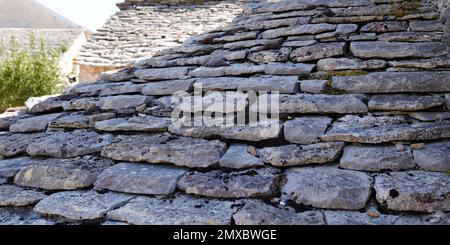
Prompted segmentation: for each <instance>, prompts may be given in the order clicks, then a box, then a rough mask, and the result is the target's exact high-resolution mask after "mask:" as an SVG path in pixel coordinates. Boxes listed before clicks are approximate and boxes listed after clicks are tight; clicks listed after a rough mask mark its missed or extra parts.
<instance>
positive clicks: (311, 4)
mask: <svg viewBox="0 0 450 245" xmlns="http://www.w3.org/2000/svg"><path fill="white" fill-rule="evenodd" d="M367 5H373V0H308V1H281V2H272V3H270V4H267V3H253V4H249V5H247V6H246V7H244V13H246V14H256V13H267V12H269V13H276V12H285V11H293V10H307V9H314V8H317V7H330V8H340V7H358V6H367Z"/></svg>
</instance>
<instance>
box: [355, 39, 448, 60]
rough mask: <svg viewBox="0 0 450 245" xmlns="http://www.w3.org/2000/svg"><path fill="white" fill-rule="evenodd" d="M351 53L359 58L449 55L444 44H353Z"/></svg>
mask: <svg viewBox="0 0 450 245" xmlns="http://www.w3.org/2000/svg"><path fill="white" fill-rule="evenodd" d="M350 51H351V52H352V53H353V55H355V56H356V57H359V58H381V59H395V58H432V57H438V56H443V55H446V54H447V45H446V44H445V43H443V42H424V43H406V42H352V43H351V45H350Z"/></svg>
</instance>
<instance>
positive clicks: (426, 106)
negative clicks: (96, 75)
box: [0, 0, 450, 225]
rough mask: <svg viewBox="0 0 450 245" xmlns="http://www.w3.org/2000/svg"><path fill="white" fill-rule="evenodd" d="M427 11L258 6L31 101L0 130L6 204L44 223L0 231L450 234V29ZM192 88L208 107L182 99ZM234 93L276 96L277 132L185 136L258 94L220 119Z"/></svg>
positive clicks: (259, 128)
mask: <svg viewBox="0 0 450 245" xmlns="http://www.w3.org/2000/svg"><path fill="white" fill-rule="evenodd" d="M434 3H436V2H434V1H431V2H428V1H426V2H424V3H422V4H420V5H419V4H416V5H414V7H413V8H411V5H404V3H402V1H395V2H393V1H391V0H389V1H385V0H339V1H338V0H336V1H334V0H327V1H325V0H297V1H294V0H291V1H285V2H279V3H264V4H252V5H250V6H249V7H248V8H247V9H246V11H245V12H246V15H245V16H243V17H240V18H237V19H235V20H234V22H233V24H231V25H228V26H226V27H222V28H219V29H217V30H215V31H212V32H208V33H204V34H201V35H197V36H194V37H192V38H190V39H189V40H188V41H186V42H185V44H183V45H181V46H178V47H174V48H171V49H166V50H163V51H161V52H159V53H157V55H156V56H155V57H153V58H150V59H146V60H143V61H141V62H139V63H136V64H135V65H134V66H133V67H131V68H129V69H125V70H123V71H120V72H118V73H113V74H105V75H104V76H103V78H102V79H101V80H99V81H97V82H95V83H88V84H80V85H78V86H75V87H72V88H71V89H68V90H67V91H66V92H65V93H64V94H63V95H60V96H53V97H47V98H39V99H31V100H30V101H28V103H27V108H28V109H26V110H25V111H24V110H22V111H15V112H9V113H8V114H4V115H2V116H1V117H0V118H1V119H0V128H1V129H2V130H3V132H2V133H1V135H0V155H1V156H2V157H4V159H3V160H1V161H0V176H1V177H2V180H3V181H4V182H5V183H6V184H4V185H1V186H0V205H1V206H8V207H13V206H28V207H33V211H31V209H29V214H28V216H25V215H24V214H15V213H12V211H11V210H10V209H0V210H2V211H1V212H3V213H4V214H3V216H5V217H7V218H5V219H3V220H7V221H10V222H13V223H14V222H15V223H17V221H16V220H17V216H19V217H23V218H22V219H21V221H20V222H22V223H53V222H61V220H58V219H56V220H54V219H48V218H43V216H40V215H42V214H43V215H57V216H62V217H64V218H66V219H69V220H72V221H76V222H88V221H89V222H98V223H103V222H108V223H109V222H113V223H114V222H126V223H129V224H238V225H240V224H448V223H449V213H448V212H449V211H450V199H449V198H450V196H449V195H448V193H450V189H449V188H450V175H449V173H448V171H449V170H450V165H449V163H450V161H449V158H450V153H449V152H450V151H449V149H450V141H449V139H450V94H449V93H450V60H449V56H448V44H447V43H445V42H442V38H443V36H444V35H443V30H445V29H446V28H448V27H447V26H444V23H445V22H440V21H439V16H440V15H441V12H440V10H439V9H438V8H437V7H436V6H435V5H434ZM350 7H351V8H350ZM195 84H196V85H200V84H201V85H202V89H203V91H204V95H205V97H204V99H203V101H201V102H203V103H202V104H203V107H198V106H196V107H194V108H192V107H191V106H189V105H190V104H186V103H180V104H179V103H176V101H172V100H171V94H173V93H175V92H177V94H178V95H179V94H180V91H184V92H185V93H189V94H188V95H187V94H184V97H183V98H185V99H186V98H191V96H194V94H193V85H195ZM236 90H238V91H257V92H258V91H259V92H261V91H269V92H272V93H273V94H275V92H279V93H280V95H279V112H280V117H279V119H277V118H276V117H274V118H271V119H265V120H262V121H261V122H262V123H260V124H257V125H256V126H255V125H252V124H250V123H249V124H246V123H244V124H240V125H236V126H233V127H229V126H227V125H211V124H204V125H202V126H190V125H187V124H180V122H185V121H186V120H187V118H188V115H191V114H193V113H194V112H196V113H198V112H206V113H207V114H208V113H209V114H210V113H213V114H215V115H216V116H217V115H223V114H225V115H227V116H228V118H232V119H234V117H236V116H239V115H241V114H243V112H247V111H250V112H252V111H255V108H256V107H255V105H256V104H255V100H253V99H252V97H251V96H250V94H249V97H248V99H246V98H245V97H244V99H243V100H234V98H233V100H231V101H233V103H235V106H233V108H224V107H221V106H219V105H220V104H221V103H220V102H222V101H223V97H222V92H223V91H236ZM214 92H215V93H214ZM195 96H197V98H198V96H199V94H196V95H195ZM274 96H275V95H274ZM272 98H276V97H272ZM214 99H215V100H214ZM214 101H216V103H213V102H214ZM197 105H198V104H197ZM174 111H175V112H176V113H174V115H179V114H181V112H183V113H184V114H183V115H184V116H185V117H182V118H178V119H177V120H175V121H171V119H170V117H171V115H172V112H174ZM175 119H176V118H175ZM210 119H211V118H209V119H208V118H206V119H205V120H206V121H207V122H208V123H210V122H211V121H209V120H210ZM246 119H247V120H249V122H252V121H251V119H252V118H250V117H249V118H246ZM233 121H234V120H233ZM43 190H52V191H54V194H51V195H46V194H43V193H44V191H43ZM98 190H103V191H102V192H98ZM105 190H107V191H105ZM153 195H160V196H159V197H154V196H153ZM94 200H95V201H94ZM36 203H37V204H36ZM362 210H363V211H365V212H361V211H362Z"/></svg>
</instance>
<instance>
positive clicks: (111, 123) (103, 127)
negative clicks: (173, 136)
mask: <svg viewBox="0 0 450 245" xmlns="http://www.w3.org/2000/svg"><path fill="white" fill-rule="evenodd" d="M169 124H170V118H162V117H154V116H136V117H131V118H114V119H109V120H106V121H100V122H96V123H95V129H97V130H100V131H107V132H114V131H144V132H164V131H167V127H168V126H169Z"/></svg>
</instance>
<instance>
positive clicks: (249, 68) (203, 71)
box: [189, 64, 266, 81]
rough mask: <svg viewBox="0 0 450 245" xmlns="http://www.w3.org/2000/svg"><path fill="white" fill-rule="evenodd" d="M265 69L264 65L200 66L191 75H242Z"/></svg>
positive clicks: (261, 71)
mask: <svg viewBox="0 0 450 245" xmlns="http://www.w3.org/2000/svg"><path fill="white" fill-rule="evenodd" d="M265 69H266V67H265V66H264V65H252V64H233V65H230V66H221V67H200V68H197V69H195V70H193V71H191V72H190V73H189V75H190V76H193V77H222V76H240V75H252V74H258V73H264V71H265ZM197 81H198V80H197Z"/></svg>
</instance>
